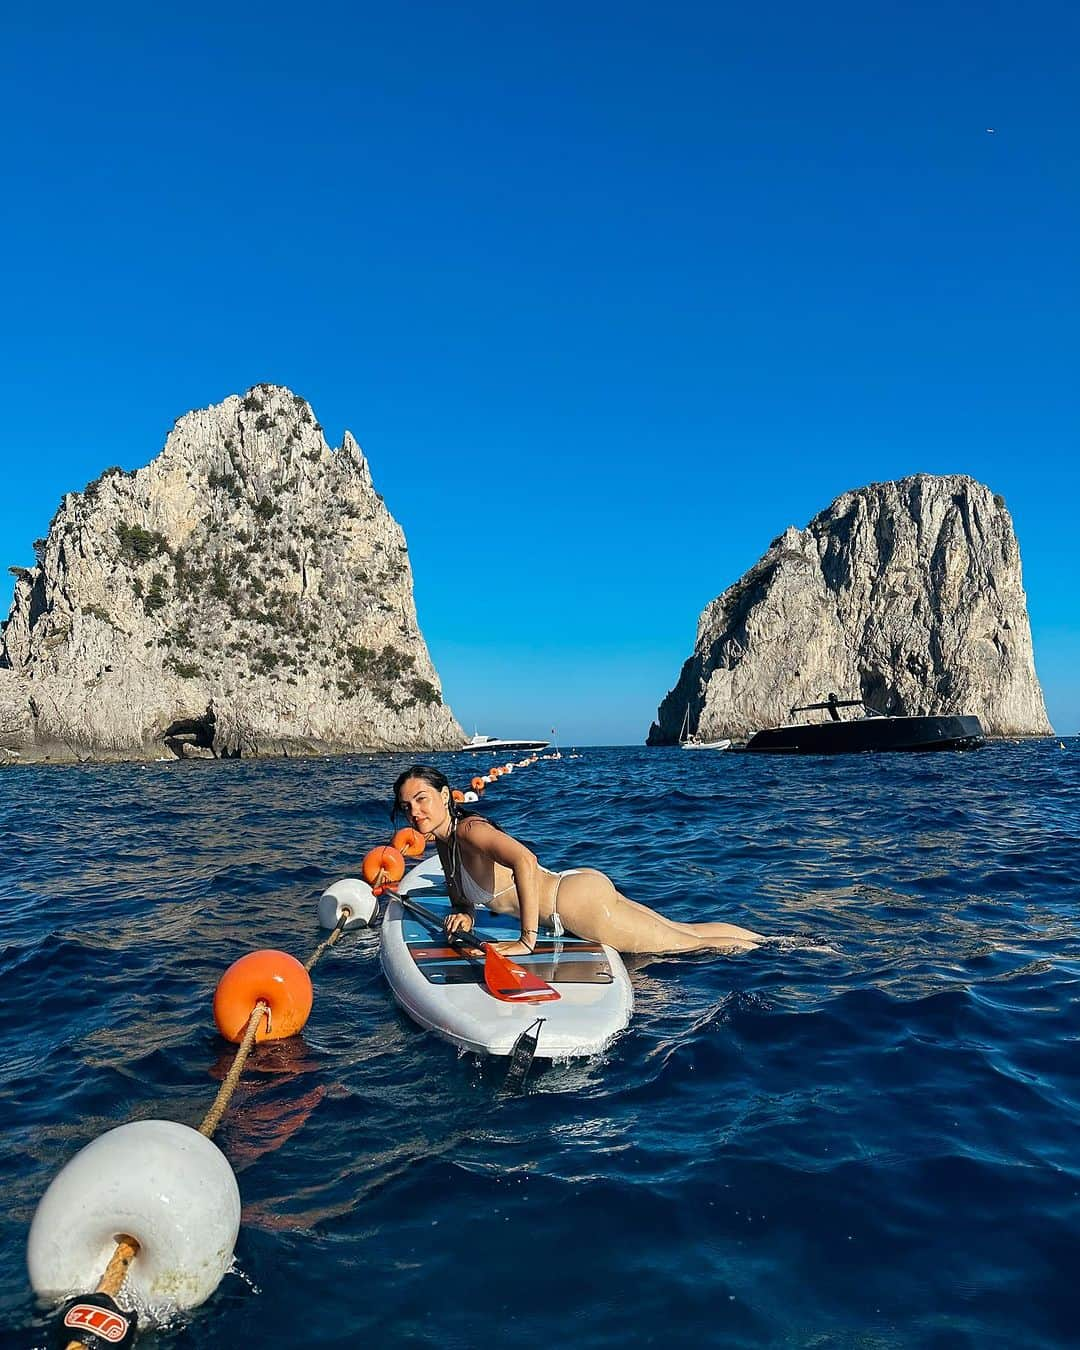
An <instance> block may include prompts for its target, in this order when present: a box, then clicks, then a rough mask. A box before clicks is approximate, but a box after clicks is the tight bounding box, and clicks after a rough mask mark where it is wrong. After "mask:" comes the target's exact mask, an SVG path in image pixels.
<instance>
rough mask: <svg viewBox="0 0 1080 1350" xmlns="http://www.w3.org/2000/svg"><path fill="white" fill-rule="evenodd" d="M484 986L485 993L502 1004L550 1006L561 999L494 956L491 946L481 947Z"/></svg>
mask: <svg viewBox="0 0 1080 1350" xmlns="http://www.w3.org/2000/svg"><path fill="white" fill-rule="evenodd" d="M484 983H485V984H486V985H487V987H488V992H489V993H491V994H493V995H494V996H495V997H496V998H498V999H501V1000H502V1001H503V1002H504V1003H550V1002H551V1001H552V1000H553V999H556V998H559V997H560V994H559V991H558V990H557V989H552V987H551V985H550V984H547V983H545V981H544V980H541V979H540V978H539V977H538V976H536V975H532V974H530V972H529V971H527V970H526V969H525V967H524V966H519V965H518V963H517V962H516V961H514V960H513V959H512V958H511V957H509V956H503V954H502V952H497V951H496V950H495V948H494V947H493V946H492V945H491V944H490V943H485V944H484Z"/></svg>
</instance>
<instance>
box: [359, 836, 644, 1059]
mask: <svg viewBox="0 0 1080 1350" xmlns="http://www.w3.org/2000/svg"><path fill="white" fill-rule="evenodd" d="M398 893H399V894H401V895H412V896H413V898H414V899H415V900H416V901H417V903H418V904H421V905H423V907H424V908H425V909H426V910H429V911H431V913H432V914H433V915H437V916H438V918H439V920H440V922H441V920H442V919H443V918H444V917H445V915H446V914H447V913H448V912H449V910H450V898H449V896H448V895H447V892H446V882H445V879H444V877H443V871H442V867H441V866H440V864H439V859H438V857H437V856H433V857H431V858H425V859H424V861H423V862H421V863H419V864H418V865H417V866H416V867H414V868H413V869H412V871H410V872H409V873H407V875H406V876H405V877H404V878H403V880H402V881H401V883H400V885H399V886H398ZM519 933H520V925H519V921H518V919H517V917H516V916H514V915H507V914H491V913H489V912H488V911H487V910H485V909H481V910H478V911H477V916H476V936H477V937H478V938H479V939H480V940H481V941H483V942H512V941H513V940H514V939H515V938H517V937H518V935H519ZM513 959H514V961H515V962H516V963H518V964H520V965H523V966H524V967H525V968H526V969H527V970H529V971H531V972H532V973H533V974H535V975H538V976H539V977H540V979H542V980H546V981H547V983H548V984H550V985H551V986H552V987H553V988H554V989H557V990H558V992H559V998H558V999H557V1000H553V1001H551V1002H547V1003H504V1002H502V1001H501V1000H499V999H497V998H495V997H494V996H493V995H492V994H491V993H489V991H488V989H487V987H486V985H485V984H484V973H483V967H482V963H480V962H476V961H470V960H469V958H468V957H467V956H465V955H463V954H462V953H461V952H460V951H458V950H457V949H456V948H454V947H451V946H450V945H449V944H448V943H447V942H446V940H445V938H444V937H443V936H442V934H441V932H440V931H438V930H436V929H435V928H434V927H433V925H431V924H429V923H427V922H426V921H425V920H423V919H420V918H417V917H416V916H415V915H413V914H410V913H409V912H408V911H407V910H406V909H404V908H403V907H402V906H401V904H399V903H398V901H397V900H396V899H393V900H391V901H390V904H389V905H388V906H387V909H386V914H385V915H384V917H383V922H382V933H381V938H380V943H379V960H380V963H381V965H382V970H383V974H384V975H385V977H386V981H387V983H388V984H389V986H390V989H391V992H392V993H393V995H394V998H395V999H396V1001H397V1002H398V1004H399V1005H400V1006H401V1007H402V1008H403V1009H404V1011H405V1012H406V1013H408V1015H409V1016H410V1017H411V1018H412V1019H413V1021H415V1022H419V1024H420V1025H421V1026H422V1027H426V1028H427V1030H429V1031H433V1032H435V1034H436V1035H437V1036H441V1037H442V1038H443V1039H444V1040H447V1041H450V1042H451V1043H452V1044H453V1045H456V1046H459V1047H460V1048H461V1049H463V1050H472V1051H475V1052H476V1053H478V1054H487V1055H508V1054H510V1052H511V1051H512V1050H513V1048H514V1043H515V1042H516V1041H517V1038H518V1037H519V1036H520V1035H521V1033H522V1032H523V1031H524V1030H525V1029H526V1028H527V1027H530V1026H532V1025H533V1023H534V1022H535V1021H536V1020H537V1018H541V1017H542V1018H543V1019H544V1020H543V1024H542V1025H541V1027H540V1031H539V1039H538V1041H537V1047H536V1054H537V1057H538V1058H540V1059H567V1058H571V1057H573V1056H578V1055H595V1054H596V1053H597V1052H598V1051H600V1050H602V1049H603V1048H604V1046H605V1045H607V1043H608V1042H609V1041H610V1040H611V1038H612V1037H613V1036H615V1035H617V1034H618V1033H619V1032H620V1031H622V1029H623V1028H624V1027H625V1026H626V1024H627V1023H628V1022H629V1021H630V1014H631V1012H632V1011H633V1007H634V994H633V989H632V987H631V984H630V977H629V975H628V974H627V973H626V967H625V966H624V965H623V962H622V958H621V957H620V956H619V954H618V952H617V951H615V949H614V948H613V947H608V946H606V945H604V944H603V943H599V942H587V941H585V940H584V939H583V938H579V937H574V936H572V935H571V934H569V933H566V934H564V935H563V936H562V937H561V938H556V937H553V936H552V935H551V934H548V933H543V932H542V933H541V934H540V938H539V941H538V942H537V944H536V951H535V952H534V953H533V954H532V955H531V956H515V957H514V958H513Z"/></svg>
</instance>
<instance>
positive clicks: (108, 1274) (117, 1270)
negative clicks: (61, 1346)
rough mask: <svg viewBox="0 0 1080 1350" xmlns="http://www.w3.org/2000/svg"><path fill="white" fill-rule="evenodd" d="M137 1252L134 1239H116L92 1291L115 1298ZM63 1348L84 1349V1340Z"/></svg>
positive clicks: (68, 1344) (70, 1342)
mask: <svg viewBox="0 0 1080 1350" xmlns="http://www.w3.org/2000/svg"><path fill="white" fill-rule="evenodd" d="M138 1254H139V1244H138V1243H137V1242H136V1241H135V1239H134V1238H133V1237H127V1236H121V1237H120V1239H119V1240H118V1241H117V1244H116V1250H115V1251H114V1252H113V1254H112V1260H110V1262H109V1264H108V1265H107V1266H106V1267H105V1274H104V1275H102V1277H101V1279H100V1280H99V1281H98V1287H97V1289H96V1290H95V1291H94V1292H95V1293H97V1294H108V1295H109V1297H110V1298H115V1297H116V1295H117V1294H118V1293H119V1292H120V1286H121V1285H122V1284H123V1283H124V1280H125V1278H126V1276H127V1273H128V1266H130V1265H131V1263H132V1261H134V1260H135V1258H136V1256H138ZM65 1350H86V1342H85V1341H80V1340H74V1341H68V1343H67V1346H66V1347H65Z"/></svg>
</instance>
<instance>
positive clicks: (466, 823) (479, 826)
mask: <svg viewBox="0 0 1080 1350" xmlns="http://www.w3.org/2000/svg"><path fill="white" fill-rule="evenodd" d="M498 828H499V827H498V826H497V825H496V824H495V822H494V821H492V820H488V818H487V817H486V816H477V815H467V816H460V817H459V818H458V824H457V832H458V837H459V838H461V839H468V837H469V836H470V835H471V834H478V833H479V834H481V835H482V834H485V833H486V832H487V831H488V830H497V829H498Z"/></svg>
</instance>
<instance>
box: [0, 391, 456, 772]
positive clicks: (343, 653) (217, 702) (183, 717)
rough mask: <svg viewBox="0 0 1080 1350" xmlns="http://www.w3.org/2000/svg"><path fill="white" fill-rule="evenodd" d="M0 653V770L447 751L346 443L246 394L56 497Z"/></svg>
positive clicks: (367, 477)
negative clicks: (0, 765) (143, 454)
mask: <svg viewBox="0 0 1080 1350" xmlns="http://www.w3.org/2000/svg"><path fill="white" fill-rule="evenodd" d="M35 548H36V550H37V555H38V560H37V565H36V566H35V567H32V568H13V569H12V571H14V572H15V573H16V575H17V577H18V580H17V582H16V586H15V596H14V600H13V602H12V608H11V613H10V616H9V618H8V620H7V622H6V623H5V624H4V626H3V630H2V643H0V757H3V756H4V755H5V754H6V757H7V758H8V759H9V760H10V759H13V758H22V759H24V760H25V759H31V758H36V759H40V758H53V759H106V758H154V757H156V756H160V755H162V754H167V753H169V751H170V750H171V751H172V752H173V753H175V754H179V755H185V756H188V755H200V754H201V755H253V754H292V753H312V752H315V751H322V750H332V751H346V750H361V749H364V750H388V749H403V748H406V747H409V748H413V747H416V748H420V747H423V748H425V749H428V748H435V747H441V748H451V747H456V746H458V745H460V744H461V743H462V741H463V739H464V737H463V734H462V731H461V728H460V727H459V726H458V724H457V722H456V721H455V720H454V717H453V715H452V714H451V712H450V710H449V709H448V708H447V707H446V706H445V705H444V704H443V701H442V693H441V689H440V685H439V679H438V676H437V675H436V673H435V670H434V668H433V666H432V664H431V660H430V657H429V656H428V652H427V648H426V646H425V644H424V640H423V637H422V636H421V634H420V630H419V628H418V626H417V620H416V608H415V605H414V602H413V591H412V573H411V570H410V567H409V559H408V551H407V548H406V544H405V539H404V535H403V534H402V531H401V527H400V526H399V525H398V524H397V523H396V521H395V520H394V519H393V517H392V516H391V515H390V513H389V511H388V510H387V509H386V507H385V505H384V504H383V500H382V498H381V497H380V496H379V494H378V493H377V492H376V491H375V489H374V487H373V486H372V481H371V474H370V471H369V469H368V465H367V461H366V459H365V458H364V454H363V452H362V451H361V449H360V447H359V446H358V445H357V443H356V441H355V440H354V439H353V437H352V436H351V435H350V434H349V433H348V432H346V433H345V436H344V439H343V442H342V445H341V448H340V449H339V450H336V451H333V450H331V449H330V448H329V446H328V445H327V443H326V440H325V438H324V436H323V432H322V428H321V427H320V426H319V424H318V423H317V422H316V420H315V418H314V417H313V415H312V412H311V409H310V408H309V406H308V404H307V403H306V402H305V401H304V399H302V398H300V397H299V396H298V395H295V394H292V393H290V392H289V390H287V389H282V388H278V387H276V386H272V385H259V386H258V387H257V388H255V389H252V390H250V391H249V392H248V394H247V395H246V397H244V398H242V399H241V398H239V397H236V396H233V397H230V398H227V399H226V400H225V401H224V403H220V404H218V405H217V406H215V407H212V408H206V409H202V410H200V411H196V412H192V413H188V414H187V416H185V417H182V418H180V420H179V421H178V422H177V423H176V426H175V427H174V429H173V431H172V433H171V434H170V436H169V438H168V440H167V441H166V443H165V447H164V449H163V450H162V451H161V453H160V454H159V455H158V456H157V457H156V458H155V459H154V460H152V461H151V463H149V464H148V465H147V466H146V467H145V468H142V469H138V470H135V471H133V472H124V471H122V470H120V469H106V470H105V472H104V473H103V474H102V475H101V476H100V477H99V478H98V479H96V480H95V481H94V482H93V483H90V484H89V485H88V486H87V488H86V489H85V490H84V491H83V492H72V493H68V494H67V495H66V496H65V497H64V499H63V501H62V503H61V505H60V508H59V510H58V511H57V513H56V516H55V517H54V519H53V521H52V524H51V525H50V527H49V532H48V535H47V537H46V538H45V539H43V540H39V541H38V543H37V544H36V545H35Z"/></svg>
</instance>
